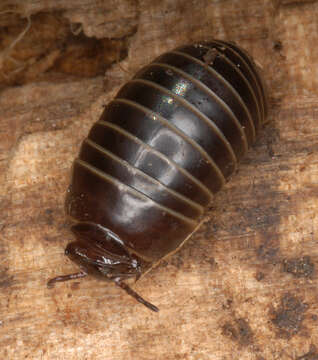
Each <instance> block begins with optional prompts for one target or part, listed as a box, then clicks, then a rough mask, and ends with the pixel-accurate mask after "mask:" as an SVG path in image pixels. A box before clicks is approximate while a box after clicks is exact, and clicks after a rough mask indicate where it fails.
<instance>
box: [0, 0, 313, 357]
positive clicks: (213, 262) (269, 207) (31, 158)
mask: <svg viewBox="0 0 318 360" xmlns="http://www.w3.org/2000/svg"><path fill="white" fill-rule="evenodd" d="M21 4H22V2H20V1H12V0H4V1H2V3H1V5H0V7H1V8H0V24H1V29H0V31H1V32H0V34H1V37H0V40H1V43H0V46H1V47H0V70H1V71H0V72H1V87H0V89H1V93H0V184H1V185H0V229H1V232H0V358H1V359H10V360H11V359H67V360H73V359H77V360H79V359H80V360H82V359H83V360H84V359H103V360H113V359H116V360H123V359H125V360H127V359H134V360H135V359H138V360H153V359H156V360H170V359H173V360H174V359H186V360H193V359H198V360H207V359H212V360H230V359H235V360H236V359H240V360H250V359H253V360H254V359H255V360H274V359H283V360H285V359H286V360H290V359H296V360H315V359H318V332H317V326H318V295H317V286H318V282H317V271H316V268H317V264H318V215H317V214H318V98H317V91H318V74H317V72H318V52H317V46H316V44H317V43H318V31H317V13H318V3H317V2H315V1H283V0H282V1H269V0H240V1H235V0H228V1H226V0H223V1H218V0H213V1H211V0H201V1H199V0H193V1H190V0H163V1H160V2H159V1H151V0H139V1H128V0H118V1H115V0H114V1H107V0H104V1H89V0H86V1H85V0H81V1H71V0H69V1H67V2H65V1H53V0H46V1H44V0H43V1H36V0H28V1H25V2H24V5H21ZM7 10H10V11H13V12H6V11H7ZM27 19H29V23H28V20H27ZM28 24H30V27H29V29H28V31H27V32H26V33H25V34H24V37H23V40H21V41H19V42H18V43H17V44H16V45H15V46H14V47H12V46H11V47H10V44H11V45H12V41H14V39H17V37H18V36H19V34H21V33H22V32H23V31H24V30H25V29H26V28H27V26H28ZM32 26H33V27H32ZM45 29H46V30H45ZM58 31H60V32H58ZM213 37H215V38H222V39H228V40H234V41H237V43H239V44H240V45H242V46H244V47H245V48H246V49H247V50H248V51H249V52H250V53H251V54H253V56H254V58H255V59H256V60H257V61H258V63H260V64H261V66H262V67H263V72H264V76H265V78H266V81H267V84H268V87H269V93H270V101H271V115H270V123H269V124H268V126H267V127H266V128H265V130H264V131H263V132H262V134H261V136H260V138H259V140H258V142H257V143H256V145H255V146H254V147H253V148H252V149H251V150H250V152H249V153H248V156H247V158H246V159H245V160H244V162H243V163H242V165H241V167H240V170H239V172H238V174H236V175H235V176H233V179H232V180H231V181H230V183H228V184H227V186H226V188H225V189H224V191H223V192H221V193H220V194H218V195H217V196H216V198H215V202H214V203H213V204H212V206H211V208H210V210H209V212H208V217H207V222H206V223H205V224H204V225H203V226H202V228H201V229H200V231H198V232H197V233H196V234H195V235H194V236H193V237H192V238H191V239H190V240H189V242H188V243H187V244H186V245H185V246H184V247H183V248H182V249H181V250H180V251H179V252H178V253H177V254H175V255H174V256H173V257H171V258H169V259H167V261H164V262H163V263H162V264H161V265H160V266H158V267H157V268H156V269H154V270H153V271H152V272H151V273H149V274H148V275H147V276H146V277H145V278H143V279H142V280H141V281H139V282H138V283H137V284H136V286H135V288H136V289H137V290H138V291H139V292H140V293H141V294H142V295H143V296H144V297H145V298H146V299H149V300H151V301H152V302H153V303H154V304H156V305H157V306H158V307H159V308H160V312H159V313H158V314H156V313H152V312H150V311H149V310H147V309H146V308H145V307H143V306H141V305H139V304H137V303H136V302H135V301H134V300H132V299H131V298H129V297H128V296H126V295H125V294H124V293H123V292H121V291H120V289H117V288H115V286H113V285H112V284H108V283H100V282H97V281H96V280H94V279H92V278H86V279H83V280H82V281H75V282H69V283H65V284H58V286H56V287H55V288H54V289H47V287H46V282H47V280H48V279H49V278H51V277H53V276H55V275H59V274H67V273H69V272H72V271H74V270H76V266H75V265H74V264H72V263H71V262H70V261H69V260H68V259H67V258H66V257H65V256H64V255H63V250H64V247H65V245H66V243H67V242H68V241H70V240H71V238H72V236H71V235H70V233H69V232H68V229H67V227H66V226H65V218H64V213H63V203H64V196H65V191H66V188H67V185H68V182H69V175H70V167H71V163H72V160H73V158H74V156H75V154H76V153H77V152H78V149H79V145H80V142H81V140H82V139H83V137H84V136H85V135H86V134H87V132H88V130H89V128H90V126H91V125H92V124H93V122H95V121H96V120H97V119H98V117H99V115H100V113H101V112H102V105H103V104H105V103H107V101H109V99H111V97H112V96H113V95H114V94H115V92H116V91H117V90H118V88H119V86H120V85H121V84H122V83H123V82H124V81H126V80H127V79H128V78H129V73H134V72H135V71H136V70H137V69H138V68H139V67H140V66H142V65H144V64H146V63H148V62H149V61H150V60H151V59H152V58H154V57H155V56H157V55H158V54H160V53H161V52H163V51H165V50H168V49H171V48H173V47H175V46H177V45H181V44H184V43H188V42H192V41H195V40H201V39H208V38H213ZM110 39H111V40H110ZM92 49H93V50H94V51H93V50H92ZM96 49H97V50H96ZM98 49H103V51H102V54H101V53H100V52H99V51H98ZM74 54H75V57H74ZM83 54H84V55H83ZM85 54H86V55H85ZM92 54H93V55H92ZM110 54H112V55H110ZM97 57H98V59H99V60H100V61H96V58H97ZM82 58H83V62H81V59H82ZM78 59H79V60H78ZM107 59H108V60H107ZM17 60H18V61H17ZM119 60H121V61H119ZM104 62H105V63H107V66H106V65H103V64H104ZM123 69H126V70H127V71H128V73H127V72H126V71H124V70H123ZM104 72H106V73H105V76H103V75H102V74H103V73H104ZM316 346H317V348H316Z"/></svg>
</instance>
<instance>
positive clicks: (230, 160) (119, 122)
mask: <svg viewBox="0 0 318 360" xmlns="http://www.w3.org/2000/svg"><path fill="white" fill-rule="evenodd" d="M266 115H267V103H266V96H265V89H264V86H263V84H262V81H261V79H260V76H259V74H258V72H257V69H256V66H255V64H254V63H253V61H252V59H251V58H250V57H249V56H248V55H247V54H246V53H245V52H244V51H243V50H242V49H241V48H239V47H238V46H237V45H234V44H232V43H228V42H224V41H211V42H208V43H200V44H194V45H189V46H183V47H179V48H177V49H175V50H173V51H169V52H167V53H165V54H163V55H161V56H159V57H158V58H157V59H155V60H154V61H153V62H152V63H150V64H149V65H148V66H146V67H144V68H143V69H141V70H140V71H139V72H138V73H137V74H136V76H134V77H133V79H131V80H130V81H128V82H127V83H126V84H125V85H124V86H123V87H122V88H121V89H120V91H119V92H118V94H117V96H116V97H115V99H114V100H112V101H111V102H110V103H109V104H108V105H107V107H106V108H105V110H104V112H103V114H102V116H101V117H100V119H99V121H98V122H96V123H95V124H94V125H93V127H92V129H91V131H90V133H89V135H88V137H87V138H86V139H85V140H84V142H83V144H82V148H81V151H80V154H79V157H78V158H77V159H76V160H75V162H74V167H73V178H72V184H71V187H70V189H71V190H70V192H69V195H68V197H67V202H66V208H67V212H68V214H69V215H70V216H71V217H72V218H74V219H76V220H77V221H89V222H93V223H96V224H101V225H102V226H104V227H106V228H108V229H110V230H111V231H113V232H114V233H115V234H117V236H118V237H119V238H120V239H122V241H123V242H124V244H125V246H126V247H127V249H129V251H132V252H133V253H135V254H137V255H138V256H140V257H141V258H143V259H145V260H147V261H150V262H153V261H158V260H159V259H161V258H162V257H164V256H166V255H167V254H169V253H171V252H173V251H174V250H176V249H177V248H178V247H179V246H180V245H181V244H182V243H183V242H184V240H185V239H186V238H187V237H188V236H189V235H190V234H191V233H192V232H193V231H194V229H195V228H196V226H197V225H198V221H199V219H200V218H201V215H202V214H203V213H204V210H205V208H206V206H207V205H208V204H209V203H210V202H211V200H212V197H213V194H214V193H216V192H217V191H218V190H220V189H221V187H222V185H223V184H224V183H225V182H226V181H227V179H228V178H229V176H230V175H231V174H232V173H233V172H234V171H235V169H236V167H237V163H238V161H239V160H240V159H241V158H242V156H243V155H244V154H245V153H246V151H247V150H248V148H249V146H250V145H251V144H252V143H253V141H254V140H255V136H256V134H257V132H258V131H259V129H260V127H261V125H262V124H263V123H264V121H265V117H266Z"/></svg>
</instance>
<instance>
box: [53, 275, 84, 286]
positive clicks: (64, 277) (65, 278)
mask: <svg viewBox="0 0 318 360" xmlns="http://www.w3.org/2000/svg"><path fill="white" fill-rule="evenodd" d="M86 275H87V273H85V272H83V271H80V272H78V273H75V274H68V275H62V276H57V277H55V278H53V279H51V280H49V281H48V282H47V287H49V288H50V287H53V286H54V284H55V283H56V282H62V281H68V280H74V279H80V278H83V277H85V276H86Z"/></svg>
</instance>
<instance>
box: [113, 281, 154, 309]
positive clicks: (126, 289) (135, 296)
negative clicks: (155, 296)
mask: <svg viewBox="0 0 318 360" xmlns="http://www.w3.org/2000/svg"><path fill="white" fill-rule="evenodd" d="M114 282H115V284H116V285H117V286H119V287H121V288H122V289H124V290H125V291H126V293H127V294H128V295H130V296H132V297H133V298H135V299H136V300H137V301H139V302H140V303H142V304H143V305H145V306H146V307H147V308H148V309H150V310H152V311H155V312H158V311H159V309H158V308H157V306H155V305H153V304H151V303H150V302H148V301H146V300H145V299H143V298H142V297H141V296H140V295H138V294H137V293H136V292H135V291H134V290H133V289H132V288H131V287H129V286H128V285H127V284H125V283H124V282H122V281H120V280H115V281H114Z"/></svg>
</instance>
